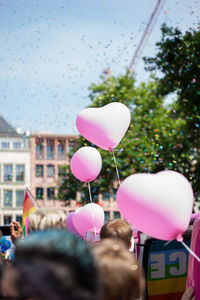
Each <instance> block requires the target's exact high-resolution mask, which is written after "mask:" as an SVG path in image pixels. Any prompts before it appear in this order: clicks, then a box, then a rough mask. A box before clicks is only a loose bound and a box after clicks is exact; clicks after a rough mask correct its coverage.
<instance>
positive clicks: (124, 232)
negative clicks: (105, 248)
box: [100, 219, 133, 248]
mask: <svg viewBox="0 0 200 300" xmlns="http://www.w3.org/2000/svg"><path fill="white" fill-rule="evenodd" d="M132 233H133V230H132V226H131V225H130V224H129V223H128V222H126V221H125V220H121V219H115V220H111V221H108V222H106V223H105V224H104V225H103V226H102V228H101V232H100V238H101V240H102V239H105V238H118V239H120V240H123V241H124V243H125V244H126V246H127V247H128V248H129V247H130V246H131V238H132Z"/></svg>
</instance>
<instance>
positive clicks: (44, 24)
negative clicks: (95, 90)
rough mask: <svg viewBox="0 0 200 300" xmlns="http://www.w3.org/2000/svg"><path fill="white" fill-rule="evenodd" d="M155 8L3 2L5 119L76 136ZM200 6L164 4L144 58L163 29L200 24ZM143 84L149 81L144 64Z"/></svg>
mask: <svg viewBox="0 0 200 300" xmlns="http://www.w3.org/2000/svg"><path fill="white" fill-rule="evenodd" d="M156 3H157V0H54V1H53V0H48V1H47V0H42V1H41V0H27V1H25V0H24V1H22V0H15V1H13V0H0V62H1V68H0V114H2V115H3V116H4V117H5V118H6V119H7V120H8V121H9V122H10V123H11V124H12V125H13V126H15V127H20V128H22V130H27V129H29V130H31V131H34V132H39V131H48V132H52V133H59V134H61V133H62V134H76V133H77V130H76V128H75V120H76V116H77V114H78V113H79V111H81V110H82V109H83V108H85V107H86V106H87V105H88V104H89V98H88V93H89V92H88V87H89V86H90V84H91V83H92V82H98V81H99V76H100V75H101V74H102V71H103V70H104V69H105V68H107V67H110V68H112V71H113V74H114V75H117V74H119V73H124V70H125V68H126V67H127V66H129V64H130V62H131V59H132V57H133V54H134V51H135V49H136V46H137V45H138V43H139V40H140V38H141V36H142V33H143V31H144V29H145V27H146V24H147V22H148V20H149V17H150V15H151V13H152V11H153V9H154V6H155V4H156ZM199 16H200V1H199V0H198V1H197V0H190V1H188V0H177V1H176V0H165V3H164V7H163V9H162V11H161V13H160V15H159V18H158V19H157V22H156V24H155V26H154V29H153V32H152V34H151V36H150V38H149V40H148V43H147V45H146V47H145V49H144V52H143V56H144V55H153V53H155V43H156V41H158V40H159V39H160V27H161V24H162V23H163V22H166V23H167V25H170V26H178V27H179V28H181V29H182V30H186V29H188V28H196V29H197V27H198V26H199V24H200V17H199ZM135 71H136V79H137V81H138V82H140V81H142V80H147V79H148V76H149V74H148V73H146V72H145V71H144V66H143V62H142V58H141V59H140V60H139V62H138V64H137V67H136V70H135Z"/></svg>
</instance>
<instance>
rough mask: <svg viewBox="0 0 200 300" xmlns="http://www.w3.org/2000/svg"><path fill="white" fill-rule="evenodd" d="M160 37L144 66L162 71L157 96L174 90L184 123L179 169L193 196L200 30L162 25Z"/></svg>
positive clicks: (199, 156) (198, 157)
mask: <svg viewBox="0 0 200 300" xmlns="http://www.w3.org/2000/svg"><path fill="white" fill-rule="evenodd" d="M161 30H162V37H161V41H159V42H158V43H157V44H156V45H157V53H156V55H155V57H151V58H145V62H146V69H147V70H149V71H161V74H160V75H159V77H157V82H158V90H157V95H158V96H159V95H161V96H166V95H168V94H170V93H173V92H175V93H176V95H177V97H176V100H175V101H174V104H173V105H174V107H175V109H174V112H175V114H176V117H178V116H180V117H181V118H182V119H183V120H185V122H184V123H183V124H182V128H181V132H182V135H183V136H184V139H183V143H182V151H181V153H180V155H181V160H182V172H183V173H184V174H185V175H186V176H187V178H188V179H189V180H190V181H191V182H192V184H193V189H194V191H195V194H196V198H198V195H199V187H198V185H199V181H200V147H199V145H200V131H199V127H200V31H195V30H190V31H187V32H185V33H182V32H181V30H180V29H178V28H172V27H170V28H169V27H167V26H166V25H165V24H164V25H163V26H162V28H161Z"/></svg>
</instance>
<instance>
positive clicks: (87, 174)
mask: <svg viewBox="0 0 200 300" xmlns="http://www.w3.org/2000/svg"><path fill="white" fill-rule="evenodd" d="M101 167H102V159H101V154H100V153H99V151H98V150H97V149H95V148H93V147H82V148H80V149H78V150H77V151H76V152H75V153H74V155H73V156H72V159H71V161H70V169H71V171H72V173H73V175H74V176H75V177H76V178H78V179H79V180H80V181H83V182H90V181H92V180H94V179H95V178H96V177H97V176H98V175H99V173H100V171H101Z"/></svg>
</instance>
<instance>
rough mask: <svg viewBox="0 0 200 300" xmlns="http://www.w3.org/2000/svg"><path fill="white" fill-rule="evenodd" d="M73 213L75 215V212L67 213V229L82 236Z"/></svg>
mask: <svg viewBox="0 0 200 300" xmlns="http://www.w3.org/2000/svg"><path fill="white" fill-rule="evenodd" d="M73 215H74V212H70V213H68V215H67V220H66V225H67V230H69V231H71V232H72V233H73V234H75V235H77V236H80V234H79V233H78V231H77V230H76V228H75V227H74V224H73Z"/></svg>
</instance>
